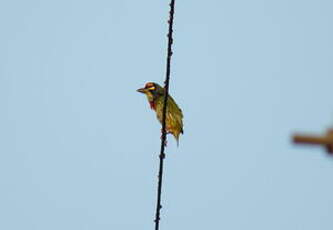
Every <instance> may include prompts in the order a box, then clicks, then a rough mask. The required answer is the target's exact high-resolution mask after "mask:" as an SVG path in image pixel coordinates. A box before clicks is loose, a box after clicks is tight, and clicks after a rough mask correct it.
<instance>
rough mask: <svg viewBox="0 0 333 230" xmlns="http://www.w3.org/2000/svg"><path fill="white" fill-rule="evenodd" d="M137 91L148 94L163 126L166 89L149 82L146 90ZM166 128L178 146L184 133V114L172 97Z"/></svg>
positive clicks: (168, 106)
mask: <svg viewBox="0 0 333 230" xmlns="http://www.w3.org/2000/svg"><path fill="white" fill-rule="evenodd" d="M137 91H138V92H140V93H144V94H146V96H147V99H148V102H149V105H150V108H151V109H152V110H154V111H155V112H156V116H157V119H158V120H159V121H160V123H161V124H162V117H163V104H164V97H165V89H164V88H162V87H161V86H160V85H159V84H157V83H154V82H148V83H146V85H145V87H144V88H140V89H138V90H137ZM165 128H166V131H167V133H171V134H172V135H173V136H174V137H175V139H176V141H177V146H178V144H179V135H180V134H183V133H184V131H183V113H182V110H181V109H180V108H179V107H178V105H177V104H176V102H175V101H174V100H173V98H172V97H171V96H170V95H168V103H167V110H166V120H165Z"/></svg>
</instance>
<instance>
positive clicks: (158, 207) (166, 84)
mask: <svg viewBox="0 0 333 230" xmlns="http://www.w3.org/2000/svg"><path fill="white" fill-rule="evenodd" d="M174 8H175V0H171V2H170V12H169V21H168V23H169V32H168V54H167V64H166V78H165V81H164V90H165V96H164V104H163V116H162V138H161V152H160V155H159V158H160V165H159V172H158V187H157V204H156V214H155V230H158V229H159V226H160V212H161V208H162V205H161V194H162V179H163V162H164V158H165V153H164V149H165V145H166V129H165V119H166V110H167V109H166V108H167V104H168V95H169V81H170V70H171V68H170V66H171V56H172V43H173V38H172V32H173V16H174Z"/></svg>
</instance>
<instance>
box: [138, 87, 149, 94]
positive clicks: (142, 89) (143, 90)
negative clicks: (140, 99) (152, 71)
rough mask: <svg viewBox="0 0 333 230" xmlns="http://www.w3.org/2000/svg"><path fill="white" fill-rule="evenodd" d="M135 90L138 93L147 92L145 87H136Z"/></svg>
mask: <svg viewBox="0 0 333 230" xmlns="http://www.w3.org/2000/svg"><path fill="white" fill-rule="evenodd" d="M136 91H137V92H139V93H146V92H147V89H145V88H140V89H137V90H136Z"/></svg>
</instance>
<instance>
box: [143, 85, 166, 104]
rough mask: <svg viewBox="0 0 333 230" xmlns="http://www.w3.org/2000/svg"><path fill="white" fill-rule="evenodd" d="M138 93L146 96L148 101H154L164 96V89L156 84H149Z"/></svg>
mask: <svg viewBox="0 0 333 230" xmlns="http://www.w3.org/2000/svg"><path fill="white" fill-rule="evenodd" d="M137 91H138V92H140V93H144V94H146V96H147V98H148V101H154V99H156V98H157V97H160V96H162V95H163V94H164V89H163V88H162V87H161V86H160V85H159V84H157V83H155V82H148V83H146V85H145V87H144V88H140V89H138V90H137Z"/></svg>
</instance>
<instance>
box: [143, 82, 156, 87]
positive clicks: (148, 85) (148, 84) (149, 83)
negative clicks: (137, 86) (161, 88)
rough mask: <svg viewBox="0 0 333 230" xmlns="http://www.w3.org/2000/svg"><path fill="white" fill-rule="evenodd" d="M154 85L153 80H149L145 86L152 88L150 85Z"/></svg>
mask: <svg viewBox="0 0 333 230" xmlns="http://www.w3.org/2000/svg"><path fill="white" fill-rule="evenodd" d="M153 86H154V83H152V82H148V83H147V84H146V85H145V88H150V87H153Z"/></svg>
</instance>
